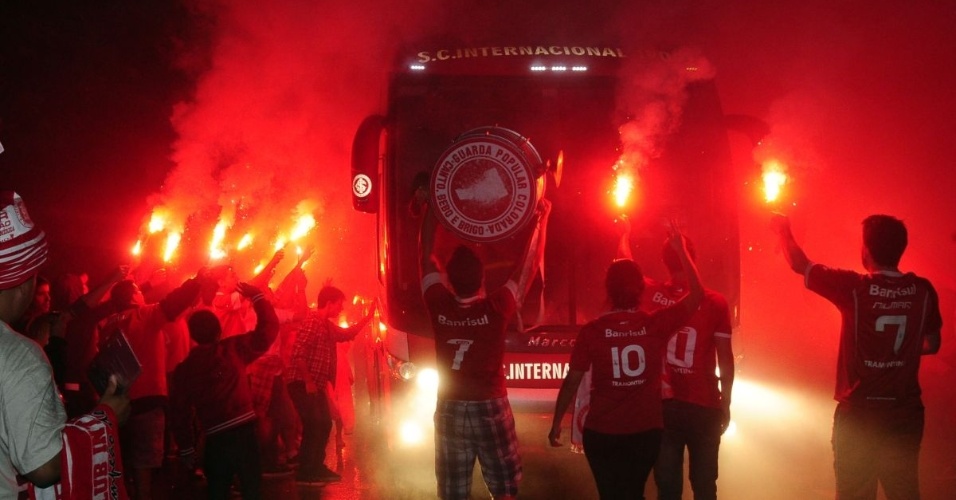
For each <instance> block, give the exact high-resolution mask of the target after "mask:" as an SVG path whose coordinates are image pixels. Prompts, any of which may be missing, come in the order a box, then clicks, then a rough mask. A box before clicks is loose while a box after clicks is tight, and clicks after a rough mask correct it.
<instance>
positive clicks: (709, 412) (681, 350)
mask: <svg viewBox="0 0 956 500" xmlns="http://www.w3.org/2000/svg"><path fill="white" fill-rule="evenodd" d="M686 245H687V251H688V253H689V254H690V256H691V259H692V260H693V259H695V257H696V255H695V252H694V245H693V244H692V243H691V241H690V240H686ZM661 254H662V255H661V256H662V258H663V261H664V265H665V266H666V267H667V270H668V272H669V273H670V280H668V281H666V282H663V283H652V284H650V285H648V287H647V290H646V291H645V293H644V296H645V297H646V300H645V301H644V302H643V304H642V305H641V306H642V309H644V310H646V311H656V310H658V309H661V308H663V307H667V306H669V305H671V304H674V303H676V302H677V301H678V300H680V298H681V297H683V296H684V295H686V294H687V289H688V277H687V273H686V272H685V271H684V269H683V268H682V267H681V262H680V257H679V256H678V255H677V253H676V252H675V251H674V249H673V248H672V247H671V246H670V245H669V244H667V243H665V244H664V248H663V250H662V252H661ZM718 366H719V367H720V380H719V384H718V379H717V375H716V374H715V371H716V369H717V367H718ZM733 383H734V351H733V347H732V346H731V326H730V309H729V307H728V306H727V299H725V298H724V297H723V296H722V295H720V294H719V293H717V292H715V291H713V290H710V289H705V290H704V299H703V301H701V304H700V308H699V309H698V310H697V311H696V312H695V313H694V315H693V316H691V317H690V319H689V320H688V321H687V323H685V324H684V325H682V326H681V327H680V328H679V329H678V330H677V332H676V333H675V334H674V335H673V336H671V338H670V340H668V342H667V350H666V353H665V359H664V379H663V397H664V402H663V404H664V434H663V437H662V439H661V452H660V455H659V456H658V457H657V463H656V464H655V465H654V482H655V483H656V484H657V491H658V499H660V500H680V498H681V495H682V490H683V486H684V448H685V447H686V449H687V453H688V455H689V456H690V466H689V467H690V471H689V472H690V485H691V488H692V489H693V490H694V499H695V500H712V499H716V498H717V456H718V450H719V448H720V436H721V435H722V434H723V432H724V430H725V429H726V428H727V424H728V423H729V422H730V398H731V391H732V389H733Z"/></svg>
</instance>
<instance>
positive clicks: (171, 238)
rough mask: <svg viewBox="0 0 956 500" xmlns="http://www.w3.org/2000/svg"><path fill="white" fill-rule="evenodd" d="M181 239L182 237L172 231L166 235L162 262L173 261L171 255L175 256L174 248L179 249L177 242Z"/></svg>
mask: <svg viewBox="0 0 956 500" xmlns="http://www.w3.org/2000/svg"><path fill="white" fill-rule="evenodd" d="M182 237H183V235H182V234H181V233H178V232H176V231H172V232H170V233H169V234H167V235H166V250H165V251H163V262H169V261H171V260H173V255H175V254H176V248H178V247H179V241H180V240H181V239H182Z"/></svg>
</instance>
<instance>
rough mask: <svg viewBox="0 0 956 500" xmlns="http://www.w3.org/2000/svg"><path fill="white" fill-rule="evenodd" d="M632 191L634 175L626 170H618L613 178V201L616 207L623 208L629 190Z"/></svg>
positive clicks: (629, 195) (628, 195) (628, 197)
mask: <svg viewBox="0 0 956 500" xmlns="http://www.w3.org/2000/svg"><path fill="white" fill-rule="evenodd" d="M633 191H634V176H632V175H631V174H630V173H628V172H624V171H618V173H617V176H616V178H615V179H614V191H613V193H612V194H613V195H614V203H615V204H616V205H617V206H618V208H624V206H625V205H627V200H628V199H630V197H631V192H633Z"/></svg>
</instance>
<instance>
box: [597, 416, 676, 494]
mask: <svg viewBox="0 0 956 500" xmlns="http://www.w3.org/2000/svg"><path fill="white" fill-rule="evenodd" d="M660 449H661V430H660V429H653V430H649V431H645V432H638V433H636V434H602V433H600V432H595V431H592V430H590V429H588V428H587V427H585V428H584V456H585V457H587V459H588V465H589V466H591V473H592V474H594V482H595V483H597V489H598V495H600V497H601V500H612V499H621V500H643V499H644V485H645V484H646V483H647V478H648V476H650V475H651V469H652V468H653V467H654V462H655V461H656V460H657V454H658V452H660Z"/></svg>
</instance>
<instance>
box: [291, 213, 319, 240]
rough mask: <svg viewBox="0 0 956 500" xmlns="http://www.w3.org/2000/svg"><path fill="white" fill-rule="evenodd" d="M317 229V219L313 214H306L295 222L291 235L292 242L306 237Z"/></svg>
mask: <svg viewBox="0 0 956 500" xmlns="http://www.w3.org/2000/svg"><path fill="white" fill-rule="evenodd" d="M314 227H315V217H313V216H312V214H305V215H302V216H300V217H299V219H298V220H296V221H295V227H293V228H292V233H291V234H290V235H289V239H290V240H291V241H296V240H298V239H299V238H301V237H303V236H305V235H306V234H308V233H309V231H311V230H312V228H314Z"/></svg>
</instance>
